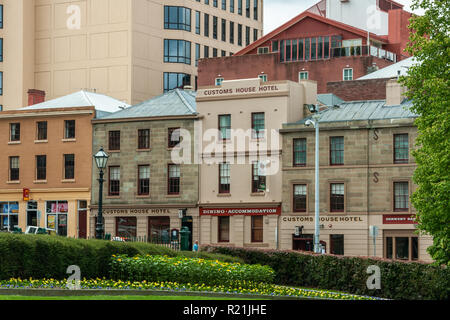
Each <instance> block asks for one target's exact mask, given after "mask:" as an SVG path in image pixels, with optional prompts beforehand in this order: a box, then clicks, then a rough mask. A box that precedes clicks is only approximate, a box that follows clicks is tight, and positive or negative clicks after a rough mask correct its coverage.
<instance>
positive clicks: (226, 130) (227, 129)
mask: <svg viewBox="0 0 450 320" xmlns="http://www.w3.org/2000/svg"><path fill="white" fill-rule="evenodd" d="M219 131H220V140H230V139H231V115H230V114H223V115H219Z"/></svg>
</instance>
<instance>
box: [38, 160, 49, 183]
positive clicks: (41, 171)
mask: <svg viewBox="0 0 450 320" xmlns="http://www.w3.org/2000/svg"><path fill="white" fill-rule="evenodd" d="M46 179H47V156H36V180H46Z"/></svg>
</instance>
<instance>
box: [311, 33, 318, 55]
mask: <svg viewBox="0 0 450 320" xmlns="http://www.w3.org/2000/svg"><path fill="white" fill-rule="evenodd" d="M316 43H317V38H311V60H316Z"/></svg>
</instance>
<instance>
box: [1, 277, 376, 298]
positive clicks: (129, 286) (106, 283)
mask: <svg viewBox="0 0 450 320" xmlns="http://www.w3.org/2000/svg"><path fill="white" fill-rule="evenodd" d="M80 288H81V289H95V290H105V291H107V290H139V291H142V290H152V291H164V292H167V291H168V292H174V294H175V293H176V292H202V293H206V294H207V293H226V294H233V295H240V294H250V295H252V294H253V295H258V296H261V295H262V296H268V297H298V298H306V299H330V300H380V299H379V298H374V297H368V296H357V295H352V294H346V293H341V292H333V291H328V290H312V289H302V288H289V287H284V286H278V285H274V284H266V283H256V282H251V281H234V282H229V283H228V284H227V285H218V286H210V285H205V284H194V283H187V284H180V283H177V282H164V281H162V282H147V281H145V280H144V281H142V282H138V281H134V282H132V281H121V280H119V281H114V280H107V279H93V280H86V279H83V280H81V281H80ZM0 289H63V290H69V289H68V288H67V280H55V279H43V280H36V279H31V278H30V279H27V280H22V279H10V280H8V281H0ZM105 294H107V293H105Z"/></svg>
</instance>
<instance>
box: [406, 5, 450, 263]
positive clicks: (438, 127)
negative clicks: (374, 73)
mask: <svg viewBox="0 0 450 320" xmlns="http://www.w3.org/2000/svg"><path fill="white" fill-rule="evenodd" d="M418 8H422V9H425V10H426V11H425V14H424V16H414V17H413V18H412V19H411V23H410V30H411V33H410V42H409V44H408V48H407V51H408V53H409V54H411V55H413V56H415V58H416V59H417V64H415V65H414V66H413V67H411V68H410V69H409V71H408V74H407V76H406V77H402V78H401V79H400V82H401V83H402V84H403V85H405V86H406V87H407V88H408V92H407V93H406V96H407V97H408V98H410V99H412V100H413V105H414V106H413V111H414V112H416V113H417V114H418V115H419V117H418V118H417V120H416V125H417V127H418V131H419V135H418V138H417V149H416V150H415V151H413V155H414V157H415V159H416V162H417V170H416V171H415V173H414V177H413V180H414V182H415V183H416V184H417V185H418V188H417V190H416V192H414V194H413V195H412V203H413V205H414V207H415V208H416V209H417V221H418V229H419V230H420V231H421V232H422V233H428V234H430V235H431V236H432V237H433V245H432V246H430V247H429V248H428V253H429V254H430V255H431V257H432V258H433V259H434V260H435V261H436V263H439V264H445V265H450V239H449V238H450V207H449V204H450V199H449V194H450V117H449V115H450V97H449V94H450V88H449V56H450V47H449V42H450V41H449V36H450V32H449V31H450V30H449V26H450V24H449V23H448V21H450V14H449V12H450V0H434V1H433V0H414V3H413V6H412V9H418Z"/></svg>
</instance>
